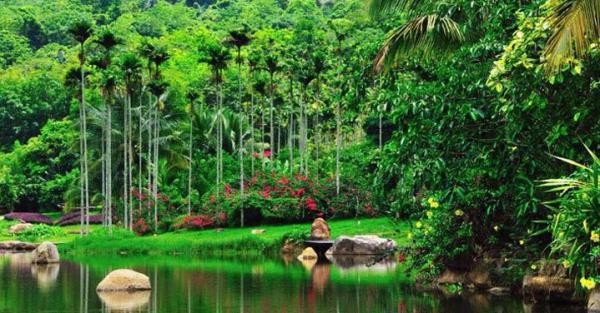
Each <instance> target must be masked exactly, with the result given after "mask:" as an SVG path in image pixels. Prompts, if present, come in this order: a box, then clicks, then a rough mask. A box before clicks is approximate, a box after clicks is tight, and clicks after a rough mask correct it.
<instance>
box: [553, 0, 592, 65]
mask: <svg viewBox="0 0 600 313" xmlns="http://www.w3.org/2000/svg"><path fill="white" fill-rule="evenodd" d="M549 22H550V25H551V27H552V29H553V30H554V31H553V33H552V35H551V36H550V38H549V39H548V42H547V44H546V49H545V51H544V55H545V57H546V60H547V63H546V64H547V70H548V71H552V70H554V69H556V68H558V67H559V66H560V65H561V64H563V63H564V62H565V61H566V60H568V59H571V58H574V57H583V56H585V54H586V51H587V49H588V47H589V45H590V44H591V43H592V42H593V41H595V40H597V39H598V38H600V1H598V0H567V1H562V2H561V3H560V4H558V5H556V6H555V7H554V8H553V12H552V14H551V15H550V17H549Z"/></svg>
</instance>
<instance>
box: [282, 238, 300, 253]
mask: <svg viewBox="0 0 600 313" xmlns="http://www.w3.org/2000/svg"><path fill="white" fill-rule="evenodd" d="M300 251H302V246H301V245H299V244H298V243H296V242H294V241H293V240H290V239H286V240H285V243H284V244H283V247H281V254H283V255H298V253H300Z"/></svg>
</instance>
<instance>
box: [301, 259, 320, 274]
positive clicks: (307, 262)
mask: <svg viewBox="0 0 600 313" xmlns="http://www.w3.org/2000/svg"><path fill="white" fill-rule="evenodd" d="M300 263H302V266H304V268H305V269H306V270H307V271H309V272H310V271H312V269H313V268H314V267H315V265H316V264H317V259H300Z"/></svg>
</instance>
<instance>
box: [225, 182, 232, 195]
mask: <svg viewBox="0 0 600 313" xmlns="http://www.w3.org/2000/svg"><path fill="white" fill-rule="evenodd" d="M231 191H232V190H231V185H230V184H225V196H226V197H229V196H231Z"/></svg>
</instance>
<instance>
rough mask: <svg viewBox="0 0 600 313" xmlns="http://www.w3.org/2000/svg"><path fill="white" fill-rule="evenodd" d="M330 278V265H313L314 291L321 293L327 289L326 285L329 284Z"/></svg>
mask: <svg viewBox="0 0 600 313" xmlns="http://www.w3.org/2000/svg"><path fill="white" fill-rule="evenodd" d="M330 276H331V265H330V264H329V263H319V264H316V265H314V267H313V269H312V275H311V278H312V286H313V288H315V289H316V290H318V291H320V292H323V291H324V290H325V287H327V283H328V282H329V277H330Z"/></svg>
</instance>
